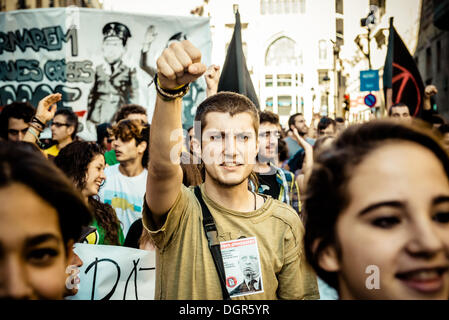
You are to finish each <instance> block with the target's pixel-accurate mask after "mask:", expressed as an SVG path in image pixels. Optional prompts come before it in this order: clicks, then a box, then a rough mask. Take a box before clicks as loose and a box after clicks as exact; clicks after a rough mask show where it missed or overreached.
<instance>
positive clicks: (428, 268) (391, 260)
mask: <svg viewBox="0 0 449 320" xmlns="http://www.w3.org/2000/svg"><path fill="white" fill-rule="evenodd" d="M350 174H351V179H350V180H349V183H348V185H347V190H348V194H349V197H350V203H349V206H348V207H347V208H346V209H345V210H344V211H343V212H342V213H341V214H340V216H339V218H338V220H337V224H336V238H337V240H338V244H339V247H340V255H337V254H336V252H337V251H336V250H335V248H333V249H331V250H330V252H332V253H331V254H330V255H329V254H328V255H327V258H326V259H327V260H324V261H326V262H325V265H326V266H327V267H326V268H325V269H327V270H328V271H337V272H338V279H339V287H340V292H339V293H340V297H341V298H342V299H448V298H449V271H448V270H449V180H448V177H447V175H446V173H445V171H444V169H443V166H442V164H441V162H440V161H439V160H438V159H437V158H436V157H435V155H434V154H433V153H432V152H431V151H429V150H428V149H426V148H424V147H422V146H420V145H418V144H415V143H411V142H390V143H386V144H385V145H383V146H381V147H379V148H377V149H376V150H374V151H373V152H372V153H371V154H369V155H367V156H366V158H365V159H364V160H363V161H362V162H361V163H360V164H359V165H358V166H356V167H355V168H354V169H353V171H352V172H351V173H350ZM322 261H323V260H322ZM332 269H333V270H332ZM376 283H377V284H376Z"/></svg>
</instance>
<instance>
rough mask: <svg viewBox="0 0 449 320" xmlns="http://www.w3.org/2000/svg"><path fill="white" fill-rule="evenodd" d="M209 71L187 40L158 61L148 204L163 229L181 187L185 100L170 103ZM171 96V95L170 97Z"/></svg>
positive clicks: (154, 219) (151, 137) (176, 99)
mask: <svg viewBox="0 0 449 320" xmlns="http://www.w3.org/2000/svg"><path fill="white" fill-rule="evenodd" d="M205 71H206V66H205V65H204V64H202V63H201V52H200V51H199V50H198V49H197V48H195V47H194V46H193V45H192V44H191V43H190V42H189V41H188V40H184V41H182V42H174V43H172V44H171V45H170V47H169V48H167V49H165V50H164V51H163V52H162V55H161V56H160V57H159V59H158V60H157V80H156V82H157V83H155V85H156V86H158V88H159V91H162V93H165V94H166V96H165V97H163V96H162V95H161V94H160V93H159V92H158V95H157V98H156V106H155V109H154V113H153V119H152V121H151V133H150V161H149V164H148V179H147V190H146V195H145V200H146V202H147V205H148V208H149V209H150V211H151V214H152V218H153V221H154V223H155V224H156V225H157V226H159V227H161V226H162V225H163V224H164V222H165V219H166V214H167V212H168V211H169V210H170V208H171V207H172V206H173V205H174V203H175V200H176V198H177V197H178V194H179V192H180V191H181V185H182V169H181V166H180V164H179V163H180V155H181V149H182V143H183V142H182V139H183V135H182V123H181V112H182V97H179V98H174V99H169V98H167V97H168V96H169V95H176V92H177V91H178V90H179V91H182V88H183V87H184V86H186V85H189V83H191V82H193V81H195V80H196V79H197V78H198V77H200V76H201V75H203V73H204V72H205ZM167 93H168V95H167Z"/></svg>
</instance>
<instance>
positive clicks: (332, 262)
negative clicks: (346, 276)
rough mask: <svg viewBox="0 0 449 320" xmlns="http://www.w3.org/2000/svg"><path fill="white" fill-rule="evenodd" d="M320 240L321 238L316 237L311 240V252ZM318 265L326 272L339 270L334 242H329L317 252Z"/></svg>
mask: <svg viewBox="0 0 449 320" xmlns="http://www.w3.org/2000/svg"><path fill="white" fill-rule="evenodd" d="M321 241H322V240H321V239H316V240H315V241H314V242H313V252H316V250H317V248H318V245H319V244H320V242H321ZM318 265H319V266H320V268H321V269H323V270H325V271H327V272H338V271H340V263H339V261H338V254H337V249H336V248H335V245H334V244H329V245H328V246H326V247H325V248H324V249H322V250H321V251H320V252H319V253H318Z"/></svg>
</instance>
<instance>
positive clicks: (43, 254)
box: [0, 183, 67, 299]
mask: <svg viewBox="0 0 449 320" xmlns="http://www.w3.org/2000/svg"><path fill="white" fill-rule="evenodd" d="M0 203H1V206H0V298H9V299H62V297H63V293H64V290H65V279H66V277H67V275H66V274H65V269H66V266H67V256H66V248H65V245H64V241H63V238H62V234H61V229H60V226H59V218H58V213H57V211H56V209H55V208H53V207H52V206H51V205H50V204H48V203H47V202H46V201H44V200H43V199H42V198H41V197H39V196H38V195H37V194H36V193H35V192H34V191H32V190H31V189H30V188H29V187H27V186H25V185H23V184H19V183H14V184H12V185H9V186H7V187H2V188H0Z"/></svg>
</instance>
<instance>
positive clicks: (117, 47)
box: [0, 7, 212, 140]
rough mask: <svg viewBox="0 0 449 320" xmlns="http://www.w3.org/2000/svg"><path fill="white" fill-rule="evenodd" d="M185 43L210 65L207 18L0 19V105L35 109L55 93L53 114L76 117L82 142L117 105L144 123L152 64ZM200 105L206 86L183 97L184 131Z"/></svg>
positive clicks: (53, 14)
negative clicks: (136, 109)
mask: <svg viewBox="0 0 449 320" xmlns="http://www.w3.org/2000/svg"><path fill="white" fill-rule="evenodd" d="M184 39H187V40H189V41H191V42H192V43H193V44H194V45H195V46H196V47H197V48H199V49H200V50H201V52H202V62H203V63H205V64H206V65H209V64H210V56H211V50H212V41H211V33H210V27H209V18H206V17H193V16H190V17H175V16H162V15H142V14H130V13H121V12H111V11H105V10H97V9H87V8H77V7H69V8H50V9H33V10H18V11H10V12H0V106H2V105H6V104H9V103H12V102H14V101H21V102H22V101H29V102H31V104H32V105H33V106H34V107H36V106H37V104H38V102H39V100H40V99H42V98H43V97H45V96H46V95H48V94H50V93H56V92H58V93H61V94H62V101H60V102H59V103H58V107H69V108H71V109H72V110H73V111H74V112H75V113H76V114H77V115H78V117H79V120H80V123H81V126H80V127H82V128H83V129H82V131H81V132H79V135H80V137H81V138H83V139H85V140H95V139H96V130H95V126H96V125H98V124H101V123H104V122H111V120H112V119H113V117H114V115H115V113H116V111H117V109H118V108H119V107H120V106H121V105H123V104H130V103H134V104H139V105H142V106H144V107H145V108H147V111H148V112H147V113H148V119H149V120H150V121H151V118H152V114H153V110H154V104H155V100H156V90H155V87H154V83H153V78H154V74H155V72H156V60H157V58H158V57H159V56H160V54H161V53H162V51H163V50H164V49H165V48H166V47H167V46H168V45H169V44H170V43H171V42H173V41H182V40H184ZM205 98H206V81H205V80H204V77H201V78H200V79H198V80H197V81H195V82H194V83H192V84H191V87H190V91H189V92H188V94H187V95H186V96H185V97H184V98H183V107H184V110H183V114H182V117H183V125H184V128H185V129H186V128H187V127H189V126H192V125H193V118H194V115H195V111H196V107H197V105H198V104H199V103H200V102H201V101H203V100H204V99H205Z"/></svg>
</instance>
